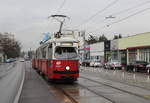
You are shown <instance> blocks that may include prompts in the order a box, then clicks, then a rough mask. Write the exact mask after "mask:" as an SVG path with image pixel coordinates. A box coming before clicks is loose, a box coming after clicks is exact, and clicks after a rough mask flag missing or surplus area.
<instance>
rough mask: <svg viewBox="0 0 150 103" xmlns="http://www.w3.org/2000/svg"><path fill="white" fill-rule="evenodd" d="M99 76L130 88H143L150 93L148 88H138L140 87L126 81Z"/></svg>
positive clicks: (142, 87)
mask: <svg viewBox="0 0 150 103" xmlns="http://www.w3.org/2000/svg"><path fill="white" fill-rule="evenodd" d="M98 76H100V77H101V78H104V79H106V80H110V81H114V82H118V83H121V84H125V85H128V86H133V87H137V88H141V89H145V90H147V91H150V88H148V87H146V86H138V85H135V84H131V83H127V82H126V81H124V82H123V81H119V80H114V79H112V78H110V77H109V78H106V77H104V76H101V75H98Z"/></svg>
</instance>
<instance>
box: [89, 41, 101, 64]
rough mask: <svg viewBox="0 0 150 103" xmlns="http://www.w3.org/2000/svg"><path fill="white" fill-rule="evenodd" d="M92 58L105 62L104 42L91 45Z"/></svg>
mask: <svg viewBox="0 0 150 103" xmlns="http://www.w3.org/2000/svg"><path fill="white" fill-rule="evenodd" d="M90 59H91V61H101V62H104V42H100V43H95V44H91V45H90Z"/></svg>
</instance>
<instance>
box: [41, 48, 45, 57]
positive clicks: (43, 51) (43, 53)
mask: <svg viewBox="0 0 150 103" xmlns="http://www.w3.org/2000/svg"><path fill="white" fill-rule="evenodd" d="M42 57H43V58H46V48H43V50H42Z"/></svg>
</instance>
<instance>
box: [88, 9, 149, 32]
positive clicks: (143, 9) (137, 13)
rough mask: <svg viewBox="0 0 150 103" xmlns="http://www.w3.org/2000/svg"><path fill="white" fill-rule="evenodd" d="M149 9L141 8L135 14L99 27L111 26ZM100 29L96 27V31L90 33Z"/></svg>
mask: <svg viewBox="0 0 150 103" xmlns="http://www.w3.org/2000/svg"><path fill="white" fill-rule="evenodd" d="M149 9H150V7H148V8H145V9H143V10H140V11H138V12H135V13H133V14H131V15H129V16H127V17H125V18H122V19H120V20H118V21H115V22H112V23H110V24H108V25H106V26H103V27H102V28H98V29H103V28H106V27H109V26H111V25H113V24H116V23H119V22H122V21H124V20H127V19H129V18H131V17H133V16H135V15H138V14H140V13H143V12H144V11H147V10H149ZM98 29H95V30H94V31H90V32H89V33H91V32H95V31H97V30H98Z"/></svg>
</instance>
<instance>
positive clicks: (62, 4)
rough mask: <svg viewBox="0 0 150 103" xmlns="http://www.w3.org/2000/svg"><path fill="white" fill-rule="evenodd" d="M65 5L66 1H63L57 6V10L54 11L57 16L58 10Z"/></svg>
mask: <svg viewBox="0 0 150 103" xmlns="http://www.w3.org/2000/svg"><path fill="white" fill-rule="evenodd" d="M65 3H66V0H63V2H62V3H61V5H60V6H59V8H58V9H57V11H56V14H58V13H59V12H60V10H61V9H62V8H63V7H64V5H65Z"/></svg>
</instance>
